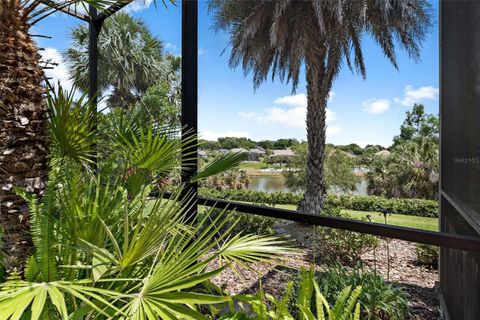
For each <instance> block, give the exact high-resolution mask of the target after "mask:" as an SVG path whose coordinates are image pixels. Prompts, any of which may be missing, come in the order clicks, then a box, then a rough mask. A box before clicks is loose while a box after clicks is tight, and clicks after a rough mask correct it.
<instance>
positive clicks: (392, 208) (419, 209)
mask: <svg viewBox="0 0 480 320" xmlns="http://www.w3.org/2000/svg"><path fill="white" fill-rule="evenodd" d="M199 192H200V194H201V195H202V196H206V197H210V198H217V199H225V200H232V201H242V202H251V203H255V204H264V205H276V204H294V205H296V204H298V203H299V202H300V201H301V200H302V197H303V195H302V194H299V193H291V192H271V193H269V192H261V191H253V190H245V189H243V190H221V191H217V190H212V189H206V188H200V189H199ZM326 204H327V205H331V206H334V207H338V208H340V209H346V210H356V211H381V210H383V211H387V212H389V213H394V214H404V215H411V216H421V217H432V218H436V217H438V202H437V201H434V200H425V199H399V198H384V197H378V196H358V195H333V194H328V195H327V198H326Z"/></svg>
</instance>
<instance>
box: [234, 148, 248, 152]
mask: <svg viewBox="0 0 480 320" xmlns="http://www.w3.org/2000/svg"><path fill="white" fill-rule="evenodd" d="M230 152H232V153H239V152H241V153H248V150H247V149H243V148H233V149H230Z"/></svg>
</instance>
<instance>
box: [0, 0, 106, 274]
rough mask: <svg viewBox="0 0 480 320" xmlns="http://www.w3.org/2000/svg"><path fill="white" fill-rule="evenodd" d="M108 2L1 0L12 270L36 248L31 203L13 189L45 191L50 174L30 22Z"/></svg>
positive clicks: (0, 92) (1, 166) (1, 170)
mask: <svg viewBox="0 0 480 320" xmlns="http://www.w3.org/2000/svg"><path fill="white" fill-rule="evenodd" d="M109 2H111V1H108V0H89V1H75V0H65V1H51V4H52V5H53V6H54V7H55V8H50V7H45V6H43V5H42V1H38V0H35V1H34V0H31V1H20V0H2V1H0V192H1V193H0V224H1V226H2V228H3V236H2V243H3V252H4V261H3V262H4V264H5V266H6V268H7V270H13V269H14V268H19V269H21V268H22V264H23V262H24V261H25V259H26V257H28V256H29V255H30V254H31V253H32V249H33V248H32V239H31V236H30V234H29V212H28V207H27V205H26V202H25V201H24V200H23V199H22V198H21V197H19V196H18V195H17V194H16V193H15V192H14V188H15V187H22V188H26V189H27V190H28V191H29V192H33V193H35V194H37V195H39V196H40V195H42V193H43V190H44V187H45V185H46V179H47V155H48V145H47V131H46V121H45V114H46V106H45V103H44V97H43V94H44V87H43V85H42V81H43V80H44V74H43V69H42V66H41V65H40V55H39V53H38V48H37V45H36V43H35V42H34V40H33V39H32V36H31V35H30V30H31V27H32V25H33V24H35V23H37V22H38V21H40V20H41V19H42V18H44V17H46V16H48V15H49V14H51V13H52V12H54V11H55V10H57V9H59V8H63V7H66V6H78V5H80V4H82V3H83V4H84V5H85V4H88V3H91V4H93V5H95V6H97V7H99V8H101V7H102V6H105V5H108V4H110V3H109Z"/></svg>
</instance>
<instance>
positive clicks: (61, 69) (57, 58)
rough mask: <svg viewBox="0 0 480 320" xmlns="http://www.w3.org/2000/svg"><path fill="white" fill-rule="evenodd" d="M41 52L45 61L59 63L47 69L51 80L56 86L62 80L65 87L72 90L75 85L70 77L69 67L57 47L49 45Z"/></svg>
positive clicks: (47, 74)
mask: <svg viewBox="0 0 480 320" xmlns="http://www.w3.org/2000/svg"><path fill="white" fill-rule="evenodd" d="M40 53H41V55H42V60H43V61H49V62H51V63H55V64H58V65H57V66H53V69H47V70H45V75H46V76H47V78H51V79H49V82H50V83H51V84H52V85H54V86H57V84H58V82H60V84H61V85H62V87H63V89H65V90H70V89H71V88H72V86H73V83H72V81H71V80H70V79H69V76H68V69H67V66H66V65H65V62H64V61H63V58H62V55H61V54H60V52H59V51H58V50H57V49H56V48H52V47H48V48H45V50H43V51H41V52H40Z"/></svg>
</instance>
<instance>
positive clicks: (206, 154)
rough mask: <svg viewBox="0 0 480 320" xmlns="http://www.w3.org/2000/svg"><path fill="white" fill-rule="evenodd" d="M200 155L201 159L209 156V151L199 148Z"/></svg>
mask: <svg viewBox="0 0 480 320" xmlns="http://www.w3.org/2000/svg"><path fill="white" fill-rule="evenodd" d="M198 157H199V158H201V159H206V158H208V153H207V151H205V150H198Z"/></svg>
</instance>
